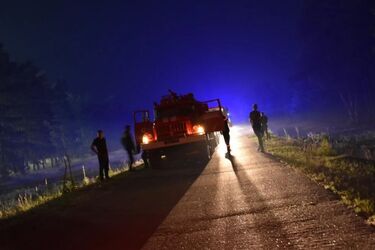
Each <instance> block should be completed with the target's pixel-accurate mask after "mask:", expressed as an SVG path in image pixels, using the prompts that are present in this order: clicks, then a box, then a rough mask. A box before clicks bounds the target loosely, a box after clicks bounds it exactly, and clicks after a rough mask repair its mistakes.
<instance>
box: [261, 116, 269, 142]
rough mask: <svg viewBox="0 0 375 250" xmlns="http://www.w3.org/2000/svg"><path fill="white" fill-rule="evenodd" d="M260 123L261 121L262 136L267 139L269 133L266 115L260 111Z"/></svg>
mask: <svg viewBox="0 0 375 250" xmlns="http://www.w3.org/2000/svg"><path fill="white" fill-rule="evenodd" d="M261 123H262V131H263V136H264V137H265V138H266V139H267V140H269V139H270V138H271V137H270V133H269V132H268V117H267V116H266V115H265V114H264V112H261Z"/></svg>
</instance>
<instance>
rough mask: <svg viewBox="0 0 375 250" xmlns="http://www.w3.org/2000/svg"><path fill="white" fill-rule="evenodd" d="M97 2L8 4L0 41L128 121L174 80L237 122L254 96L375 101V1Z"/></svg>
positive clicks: (275, 102) (275, 100)
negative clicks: (222, 107) (345, 97)
mask: <svg viewBox="0 0 375 250" xmlns="http://www.w3.org/2000/svg"><path fill="white" fill-rule="evenodd" d="M94 2H95V3H88V2H87V1H7V3H2V5H1V8H0V42H1V43H3V45H4V48H5V49H6V50H7V51H8V52H9V53H10V55H11V56H12V58H13V59H14V60H16V61H31V62H33V63H34V64H35V65H37V66H38V67H40V68H42V69H44V70H45V71H46V73H47V75H48V77H49V79H50V80H51V81H60V82H63V83H64V84H65V85H66V88H67V90H68V91H70V92H72V93H74V94H76V95H80V96H82V97H84V98H86V100H88V103H89V105H88V106H89V109H91V112H92V113H93V114H95V116H96V118H95V119H97V120H98V121H99V120H101V121H106V122H108V123H112V124H124V123H127V122H130V120H131V113H132V111H134V110H137V109H144V108H152V103H153V102H154V101H158V100H159V99H160V97H161V96H162V95H165V94H166V93H167V90H168V89H173V90H175V91H176V92H178V93H181V94H183V93H188V92H193V93H194V94H195V96H196V97H197V98H198V99H200V100H205V99H213V98H220V99H221V100H222V102H223V104H224V105H225V106H227V107H228V108H229V110H230V112H231V113H232V115H233V116H232V119H233V120H235V121H245V120H247V116H248V113H249V111H250V109H251V105H252V104H253V103H258V104H259V106H260V109H261V110H262V111H265V112H266V113H267V114H269V115H270V116H271V117H280V116H281V117H285V116H288V115H291V114H292V113H296V112H300V113H301V112H302V113H303V112H305V113H307V114H310V113H312V112H316V111H318V112H319V113H320V112H321V110H328V109H330V108H331V109H332V110H335V114H343V113H345V112H346V111H345V105H344V104H343V103H342V102H341V100H340V97H339V94H340V93H341V92H340V91H342V92H343V93H349V95H350V94H351V93H354V92H355V91H357V92H358V93H356V97H355V98H356V99H359V100H365V99H366V98H367V99H368V100H370V101H371V100H372V98H371V91H372V92H373V91H375V88H372V89H371V90H370V89H369V86H371V85H374V84H373V82H374V81H373V80H371V79H372V78H375V75H374V74H372V73H369V72H375V70H373V69H374V65H375V64H374V57H373V56H372V57H371V58H370V56H371V52H369V51H367V50H369V48H370V47H371V46H370V45H369V44H370V43H373V42H374V37H373V36H371V34H372V32H371V30H372V29H373V27H375V23H373V24H371V23H370V21H372V22H373V21H374V15H373V14H371V8H372V7H371V1H367V0H363V1H362V0H361V1H349V0H346V1H340V2H335V1H328V2H327V1H308V0H306V1H299V0H294V1H292V0H283V1H276V0H275V1H271V0H267V1H255V0H254V1H249V0H246V1H110V3H109V2H108V1H94ZM371 25H372V26H371ZM374 48H375V46H374ZM374 51H375V50H374ZM372 55H373V54H372ZM304 67H305V68H304ZM305 69H307V70H308V72H304V70H305ZM371 74H372V75H371ZM361 82H367V85H366V86H365V85H363V86H364V87H361V88H357V86H359V85H360V84H361ZM358 84H359V85H358ZM327 86H329V87H327ZM343 86H344V87H343ZM322 90H323V91H325V92H324V93H323V94H322ZM359 92H361V93H359ZM362 93H367V96H363V95H362ZM351 98H352V99H355V98H354V97H351ZM367 103H370V102H367ZM366 105H367V109H368V110H369V109H371V106H372V104H371V103H370V104H366ZM307 106H311V107H312V106H314V107H313V108H310V109H309V107H307ZM309 112H310V113H309ZM121 126H122V125H121Z"/></svg>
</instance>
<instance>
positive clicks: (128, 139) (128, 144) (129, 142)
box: [121, 125, 135, 171]
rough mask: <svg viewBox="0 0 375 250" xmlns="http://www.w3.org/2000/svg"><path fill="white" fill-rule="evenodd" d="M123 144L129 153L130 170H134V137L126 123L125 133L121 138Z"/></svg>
mask: <svg viewBox="0 0 375 250" xmlns="http://www.w3.org/2000/svg"><path fill="white" fill-rule="evenodd" d="M121 143H122V146H123V147H124V149H125V151H126V152H127V153H128V158H129V170H130V171H132V170H133V163H134V157H133V151H135V147H134V142H133V138H132V135H131V132H130V126H129V125H126V127H125V131H124V134H123V135H122V138H121Z"/></svg>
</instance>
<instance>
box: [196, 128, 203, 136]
mask: <svg viewBox="0 0 375 250" xmlns="http://www.w3.org/2000/svg"><path fill="white" fill-rule="evenodd" d="M197 132H198V134H200V135H203V134H204V128H203V127H202V126H198V129H197Z"/></svg>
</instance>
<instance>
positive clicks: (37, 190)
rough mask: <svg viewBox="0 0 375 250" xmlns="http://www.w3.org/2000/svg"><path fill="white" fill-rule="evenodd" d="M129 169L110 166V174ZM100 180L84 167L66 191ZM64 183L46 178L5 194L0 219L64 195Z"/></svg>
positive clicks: (120, 172) (140, 164)
mask: <svg viewBox="0 0 375 250" xmlns="http://www.w3.org/2000/svg"><path fill="white" fill-rule="evenodd" d="M136 165H137V168H139V167H142V163H141V161H140V162H137V163H136ZM127 171H128V168H127V166H125V165H122V166H119V167H116V168H110V170H109V176H110V177H114V176H116V175H118V174H122V173H125V172H127ZM98 181H99V179H98V176H94V177H91V178H89V177H88V176H86V172H85V170H84V168H83V169H82V179H81V180H80V181H78V182H77V181H76V186H74V187H73V185H72V183H71V182H68V183H67V184H66V187H67V189H65V192H66V191H68V192H72V191H75V190H77V189H82V188H83V187H86V186H90V185H95V184H96V183H97V182H98ZM63 190H64V188H63V183H62V182H58V183H53V184H49V183H48V181H47V180H44V182H43V184H41V185H38V186H36V187H33V188H23V189H19V190H14V191H12V192H11V193H9V194H7V195H4V196H2V197H1V199H0V219H4V218H9V217H12V216H16V215H17V214H19V213H22V212H25V211H28V210H30V209H32V208H34V207H37V206H40V205H42V204H45V203H46V202H48V201H50V200H53V199H56V198H58V197H61V196H63V195H64V193H65V192H64V191H63Z"/></svg>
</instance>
